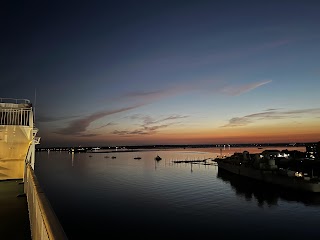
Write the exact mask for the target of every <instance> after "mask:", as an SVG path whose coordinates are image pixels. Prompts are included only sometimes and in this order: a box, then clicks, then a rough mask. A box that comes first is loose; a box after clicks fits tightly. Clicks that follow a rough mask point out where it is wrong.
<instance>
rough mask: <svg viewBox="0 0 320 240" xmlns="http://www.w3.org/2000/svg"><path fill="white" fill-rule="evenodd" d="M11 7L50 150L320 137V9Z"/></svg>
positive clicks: (5, 74)
mask: <svg viewBox="0 0 320 240" xmlns="http://www.w3.org/2000/svg"><path fill="white" fill-rule="evenodd" d="M5 2H6V3H5V4H2V6H1V9H0V16H1V25H0V26H1V28H0V29H1V39H0V43H1V48H0V59H1V61H0V79H1V88H0V97H7V98H26V99H30V100H31V101H32V102H33V104H34V105H35V112H36V126H37V127H38V128H39V133H38V136H40V137H41V146H43V147H45V146H77V145H83V146H86V145H87V146H93V145H97V146H106V145H140V144H198V143H199V144H200V143H201V144H216V143H226V144H231V143H254V142H260V143H263V142H315V141H320V92H319V89H320V14H319V13H320V1H308V0H304V1H294V0H290V1H289V0H288V1H281V0H278V1H272V0H269V1H240V0H238V1H201V0H197V1H196V0H195V1H174V0H171V1H165V0H158V1H153V0H149V1H139V0H131V1H129V0H128V1H121V0H116V1H93V0H92V1H81V0H79V1H59V0H58V1H57V0H55V1H50V2H49V1H5ZM48 2H49V3H48Z"/></svg>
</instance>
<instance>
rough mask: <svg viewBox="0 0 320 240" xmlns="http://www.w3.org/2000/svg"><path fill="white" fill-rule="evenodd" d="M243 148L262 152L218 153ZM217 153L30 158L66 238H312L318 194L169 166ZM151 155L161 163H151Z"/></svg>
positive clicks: (319, 211) (211, 169)
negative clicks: (34, 163)
mask: <svg viewBox="0 0 320 240" xmlns="http://www.w3.org/2000/svg"><path fill="white" fill-rule="evenodd" d="M244 150H248V151H249V152H261V151H263V150H262V149H253V148H252V149H250V148H249V149H230V150H229V149H226V150H223V154H232V153H233V152H235V151H244ZM288 150H295V149H288ZM297 150H301V151H304V150H305V149H297ZM220 153H221V152H220V150H219V149H194V148H192V149H191V148H190V149H189V148H188V149H171V150H163V149H162V150H153V151H150V150H148V151H137V152H114V153H74V154H71V153H68V152H63V151H62V152H56V151H51V152H49V153H47V152H37V155H36V165H35V172H36V175H37V177H38V180H39V182H40V184H41V187H42V188H43V190H44V191H45V193H46V195H47V197H48V199H49V201H50V203H51V205H52V207H53V209H54V210H55V213H56V215H57V216H58V218H59V220H60V223H61V224H62V226H63V228H64V230H65V232H66V234H67V236H68V238H69V239H119V238H121V237H130V238H132V237H138V238H139V239H167V238H171V239H183V238H186V237H188V238H190V237H197V239H201V238H204V237H206V238H217V237H219V238H220V239H227V238H230V237H241V238H246V239H257V238H262V237H263V238H268V237H270V238H276V237H277V238H278V237H284V238H285V239H301V238H308V237H313V238H314V237H316V236H318V235H319V232H320V230H319V227H318V224H319V220H320V194H301V193H296V192H291V191H287V190H285V191H284V190H283V189H277V188H275V187H272V186H269V185H265V184H262V183H259V182H256V181H253V180H250V179H244V178H241V177H239V176H234V175H232V174H228V173H226V172H222V171H218V167H217V166H216V165H213V164H212V165H205V164H203V163H194V164H190V163H174V161H175V160H201V159H209V160H207V163H213V162H212V161H211V159H210V158H215V157H216V156H217V155H219V154H220ZM157 155H159V156H161V157H162V160H160V161H155V160H154V158H155V156H157ZM112 156H114V157H116V158H112ZM135 157H141V159H134V158H135ZM98 236H99V237H98Z"/></svg>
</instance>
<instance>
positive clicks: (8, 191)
mask: <svg viewBox="0 0 320 240" xmlns="http://www.w3.org/2000/svg"><path fill="white" fill-rule="evenodd" d="M0 236H1V239H24V240H31V239H32V238H31V232H30V222H29V215H28V204H27V198H26V197H25V195H23V184H22V180H6V181H0Z"/></svg>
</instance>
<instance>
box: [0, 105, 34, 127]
mask: <svg viewBox="0 0 320 240" xmlns="http://www.w3.org/2000/svg"><path fill="white" fill-rule="evenodd" d="M30 114H31V109H30V108H20V109H5V108H4V109H0V125H20V126H29V125H30Z"/></svg>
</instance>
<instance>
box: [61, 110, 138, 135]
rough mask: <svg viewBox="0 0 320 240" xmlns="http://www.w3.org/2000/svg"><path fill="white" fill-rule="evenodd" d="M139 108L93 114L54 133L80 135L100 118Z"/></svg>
mask: <svg viewBox="0 0 320 240" xmlns="http://www.w3.org/2000/svg"><path fill="white" fill-rule="evenodd" d="M140 106H141V105H135V106H131V107H126V108H120V109H115V110H110V111H102V112H97V113H93V114H91V115H89V116H86V117H83V118H80V119H76V120H74V121H71V122H70V123H69V126H67V127H65V128H61V129H59V130H57V131H55V133H57V134H62V135H80V134H82V133H84V132H85V131H86V130H87V127H88V126H89V125H90V124H91V123H92V122H94V121H96V120H98V119H100V118H103V117H105V116H108V115H112V114H115V113H120V112H124V111H128V110H131V109H134V108H137V107H140Z"/></svg>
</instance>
